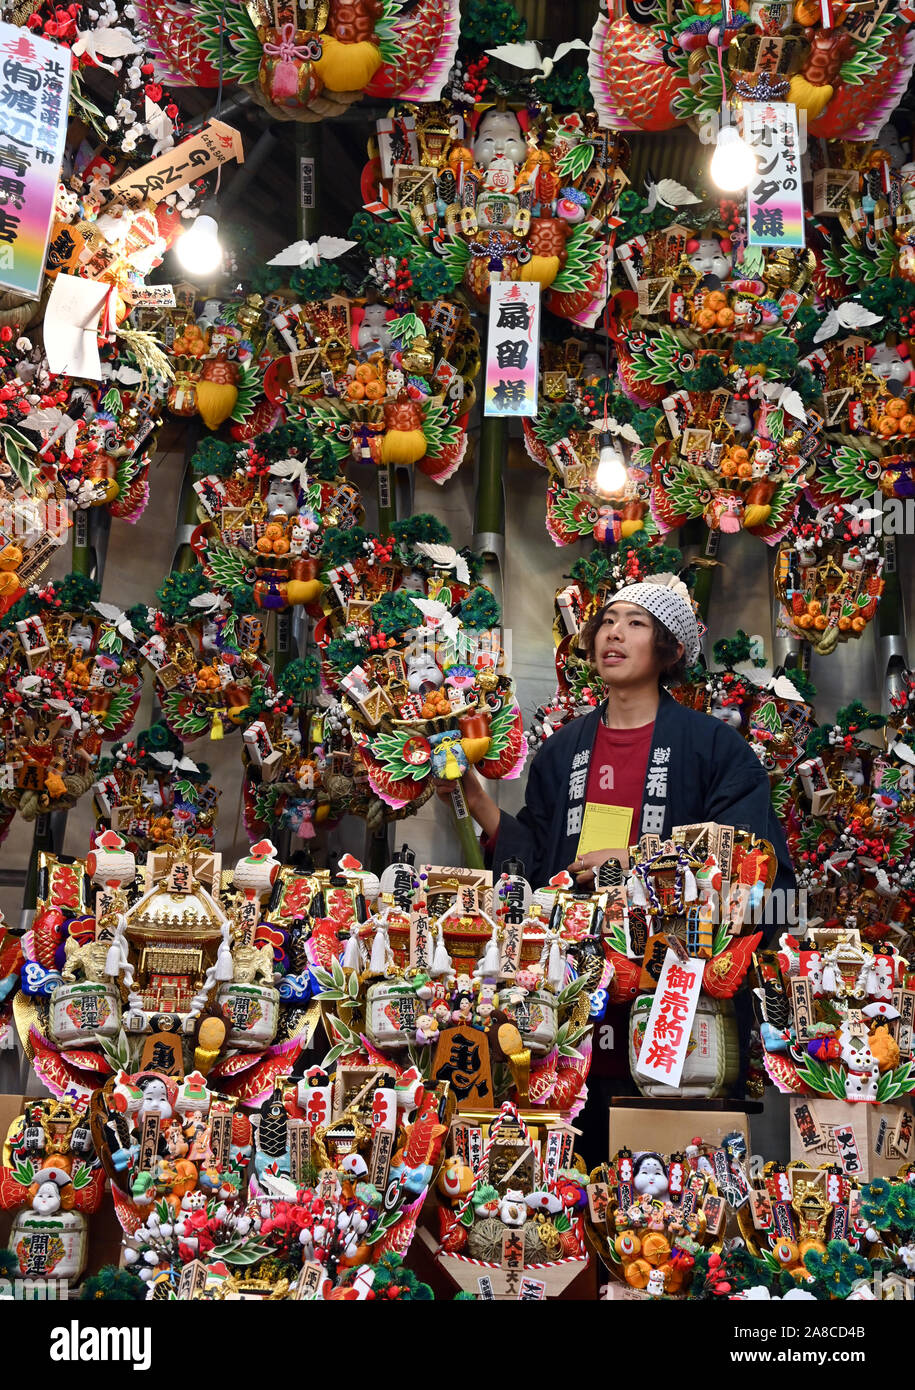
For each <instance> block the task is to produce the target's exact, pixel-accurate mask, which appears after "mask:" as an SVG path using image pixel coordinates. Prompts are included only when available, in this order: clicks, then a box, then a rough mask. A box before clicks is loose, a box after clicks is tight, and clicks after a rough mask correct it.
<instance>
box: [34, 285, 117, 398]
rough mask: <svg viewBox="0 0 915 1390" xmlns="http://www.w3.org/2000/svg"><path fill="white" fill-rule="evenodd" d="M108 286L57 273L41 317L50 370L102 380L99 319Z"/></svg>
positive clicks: (65, 374)
mask: <svg viewBox="0 0 915 1390" xmlns="http://www.w3.org/2000/svg"><path fill="white" fill-rule="evenodd" d="M110 289H111V286H110V285H109V284H107V283H106V282H104V281H98V280H83V279H81V278H80V277H79V276H78V275H63V274H61V275H58V277H57V279H56V280H55V281H54V285H53V288H52V290H51V295H50V298H49V299H48V306H47V309H46V310H45V317H44V339H45V352H46V354H47V358H48V366H49V367H50V369H51V371H52V372H55V373H57V374H58V375H60V376H81V377H85V378H87V379H88V380H89V381H101V379H102V363H101V359H100V358H99V353H98V321H99V314H100V313H101V312H102V309H103V308H104V305H105V300H106V298H107V295H108V291H109V290H110Z"/></svg>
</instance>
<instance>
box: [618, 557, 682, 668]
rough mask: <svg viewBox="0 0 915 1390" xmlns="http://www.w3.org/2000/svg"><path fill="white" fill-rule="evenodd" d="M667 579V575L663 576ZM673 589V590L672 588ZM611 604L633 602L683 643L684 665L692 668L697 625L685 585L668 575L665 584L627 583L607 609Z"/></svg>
mask: <svg viewBox="0 0 915 1390" xmlns="http://www.w3.org/2000/svg"><path fill="white" fill-rule="evenodd" d="M664 578H667V576H664ZM674 586H676V587H674ZM614 603H637V604H638V605H639V607H640V608H645V609H647V611H648V612H649V613H651V614H652V616H653V617H655V618H657V620H658V622H659V623H663V624H664V626H665V627H666V628H667V630H668V632H672V633H673V635H674V637H676V639H677V641H678V642H682V643H683V650H684V653H685V655H686V664H687V665H688V666H692V664H693V662H694V661H695V660H696V658H697V657H698V655H699V626H698V624H697V622H696V615H695V613H694V612H693V608H692V604H691V603H690V601H689V590H688V589H687V587H686V585H685V584H684V583H683V582H682V581H681V580H679V579H677V578H675V576H673V575H671V576H670V580H669V584H668V583H663V582H662V583H651V582H650V581H648V582H646V583H644V584H630V585H629V586H628V587H627V588H625V589H620V590H619V592H618V593H615V594H614V595H613V597H612V598H611V599H610V600H608V603H607V607H608V608H609V607H610V605H611V604H614Z"/></svg>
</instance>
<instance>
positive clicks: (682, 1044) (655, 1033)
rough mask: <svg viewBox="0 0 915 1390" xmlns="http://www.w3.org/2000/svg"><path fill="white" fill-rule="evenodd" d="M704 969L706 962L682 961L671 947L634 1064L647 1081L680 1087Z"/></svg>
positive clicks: (665, 959)
mask: <svg viewBox="0 0 915 1390" xmlns="http://www.w3.org/2000/svg"><path fill="white" fill-rule="evenodd" d="M704 969H705V962H704V961H702V960H695V959H693V958H692V957H691V958H690V959H688V960H685V961H682V960H680V959H679V958H678V957H677V956H676V955H675V953H674V952H673V951H671V950H668V952H667V955H666V956H665V958H664V966H663V968H662V970H661V978H660V979H659V980H658V987H657V989H656V990H655V995H654V1001H653V1003H652V1005H651V1013H650V1014H649V1015H648V1026H647V1027H646V1029H645V1036H644V1038H643V1039H642V1047H641V1051H640V1052H639V1060H638V1062H637V1063H636V1067H635V1069H636V1071H637V1073H638V1075H639V1076H642V1077H644V1078H645V1079H646V1080H647V1081H660V1082H661V1084H662V1085H664V1086H679V1084H680V1077H681V1076H682V1074H683V1067H684V1064H685V1062H686V1051H687V1048H688V1046H689V1035H690V1032H691V1030H692V1026H693V1019H694V1017H695V1015H696V1006H697V1005H698V1003H699V995H700V993H701V991H702V974H703V971H704Z"/></svg>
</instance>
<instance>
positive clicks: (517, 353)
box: [483, 280, 540, 415]
mask: <svg viewBox="0 0 915 1390" xmlns="http://www.w3.org/2000/svg"><path fill="white" fill-rule="evenodd" d="M539 354H540V286H539V284H538V283H537V282H536V281H535V280H526V281H523V282H522V281H518V280H493V282H492V283H491V285H490V287H489V339H488V343H487V348H486V394H485V396H484V398H483V413H484V415H536V414H537V362H538V358H539Z"/></svg>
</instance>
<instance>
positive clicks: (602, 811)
mask: <svg viewBox="0 0 915 1390" xmlns="http://www.w3.org/2000/svg"><path fill="white" fill-rule="evenodd" d="M631 829H632V807H631V806H601V805H598V804H595V803H594V802H593V801H589V802H588V804H587V805H586V806H585V814H584V819H583V820H582V823H581V835H580V836H579V839H578V850H577V855H578V858H579V859H580V858H581V856H582V855H583V854H590V853H591V851H592V850H595V849H628V848H629V832H630V830H631Z"/></svg>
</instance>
